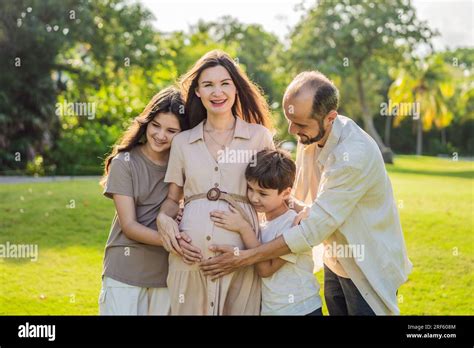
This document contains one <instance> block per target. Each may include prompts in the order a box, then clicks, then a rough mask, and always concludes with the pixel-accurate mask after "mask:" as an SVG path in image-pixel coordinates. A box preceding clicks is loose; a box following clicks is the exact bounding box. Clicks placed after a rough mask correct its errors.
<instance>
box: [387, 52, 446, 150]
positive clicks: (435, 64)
mask: <svg viewBox="0 0 474 348" xmlns="http://www.w3.org/2000/svg"><path fill="white" fill-rule="evenodd" d="M392 74H393V75H394V78H395V81H394V82H393V83H392V85H391V86H390V89H389V92H388V96H389V100H390V103H389V109H388V112H389V113H390V114H392V113H393V111H394V110H396V116H397V117H395V120H394V126H395V127H396V126H398V125H399V124H400V122H402V120H403V117H406V116H411V117H413V120H414V121H415V124H416V154H417V155H422V153H423V131H429V130H430V129H431V128H432V127H433V125H434V126H436V127H437V128H439V129H443V128H445V127H447V126H448V125H449V124H450V123H451V121H452V120H453V113H452V112H451V110H450V109H449V107H448V105H447V102H448V100H449V99H450V98H451V97H452V96H453V95H454V91H455V84H454V80H453V73H452V71H451V69H450V67H449V66H448V65H447V64H446V63H445V62H444V61H443V60H442V58H441V57H440V56H437V55H434V56H431V57H429V58H428V59H426V60H421V61H418V62H410V64H409V65H408V66H407V67H406V68H404V69H399V70H396V69H394V70H393V72H392ZM388 117H390V116H388Z"/></svg>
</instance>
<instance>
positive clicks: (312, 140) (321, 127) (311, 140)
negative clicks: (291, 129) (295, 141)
mask: <svg viewBox="0 0 474 348" xmlns="http://www.w3.org/2000/svg"><path fill="white" fill-rule="evenodd" d="M318 124H319V132H318V135H316V136H315V137H314V138H308V140H304V141H303V140H301V136H300V143H301V144H303V145H311V144H314V143H316V142H318V141H320V140H321V139H322V138H324V135H325V134H326V131H325V130H324V122H323V120H321V119H318ZM306 138H307V137H306Z"/></svg>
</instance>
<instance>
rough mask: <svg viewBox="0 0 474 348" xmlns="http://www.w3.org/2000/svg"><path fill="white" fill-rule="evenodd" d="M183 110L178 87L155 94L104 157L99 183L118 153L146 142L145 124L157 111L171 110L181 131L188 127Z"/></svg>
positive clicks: (104, 178) (104, 181)
mask: <svg viewBox="0 0 474 348" xmlns="http://www.w3.org/2000/svg"><path fill="white" fill-rule="evenodd" d="M185 110H186V109H185V107H184V101H183V97H182V95H181V92H180V90H179V89H178V88H176V87H174V86H173V87H168V88H165V89H163V90H162V91H160V92H159V93H157V94H155V95H154V96H153V98H151V100H150V101H149V102H148V105H147V106H146V107H145V109H144V110H143V111H142V113H141V114H140V115H139V116H137V117H135V118H134V119H133V121H132V124H131V125H130V126H129V127H128V129H127V130H126V131H125V132H124V133H123V134H122V136H121V137H120V138H119V140H118V141H117V143H116V144H115V145H114V146H113V149H112V152H111V153H110V154H109V155H108V156H107V157H106V159H105V161H104V175H103V177H102V179H101V181H100V184H101V185H102V186H105V183H106V182H107V176H108V174H109V168H110V163H111V162H112V159H113V158H114V157H115V156H116V155H117V154H118V153H120V152H129V151H131V150H132V149H133V148H134V147H136V146H138V145H141V144H144V143H145V142H146V129H147V126H148V124H149V123H150V122H151V121H153V119H154V118H155V116H156V115H158V114H159V113H167V112H171V113H172V114H174V115H175V116H176V117H177V118H178V121H179V125H180V127H181V131H183V130H186V129H188V128H189V122H188V120H187V118H186V113H185Z"/></svg>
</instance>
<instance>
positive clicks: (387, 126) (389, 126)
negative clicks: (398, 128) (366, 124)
mask: <svg viewBox="0 0 474 348" xmlns="http://www.w3.org/2000/svg"><path fill="white" fill-rule="evenodd" d="M386 117H387V118H386V119H385V134H384V137H385V146H387V147H388V148H390V133H391V131H392V116H391V115H387V116H386Z"/></svg>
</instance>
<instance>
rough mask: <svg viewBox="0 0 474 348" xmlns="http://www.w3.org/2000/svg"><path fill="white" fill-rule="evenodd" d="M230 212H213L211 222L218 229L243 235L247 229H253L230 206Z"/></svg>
mask: <svg viewBox="0 0 474 348" xmlns="http://www.w3.org/2000/svg"><path fill="white" fill-rule="evenodd" d="M229 210H230V211H223V210H213V211H211V213H210V215H211V220H212V221H213V222H214V224H215V225H216V226H217V227H221V228H223V229H226V230H229V231H232V232H237V233H241V232H243V231H245V229H248V228H250V229H251V228H252V227H251V226H250V225H249V223H248V222H247V221H245V219H244V217H243V216H242V215H241V214H240V213H239V211H238V210H237V209H235V208H234V207H232V206H231V205H229Z"/></svg>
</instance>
